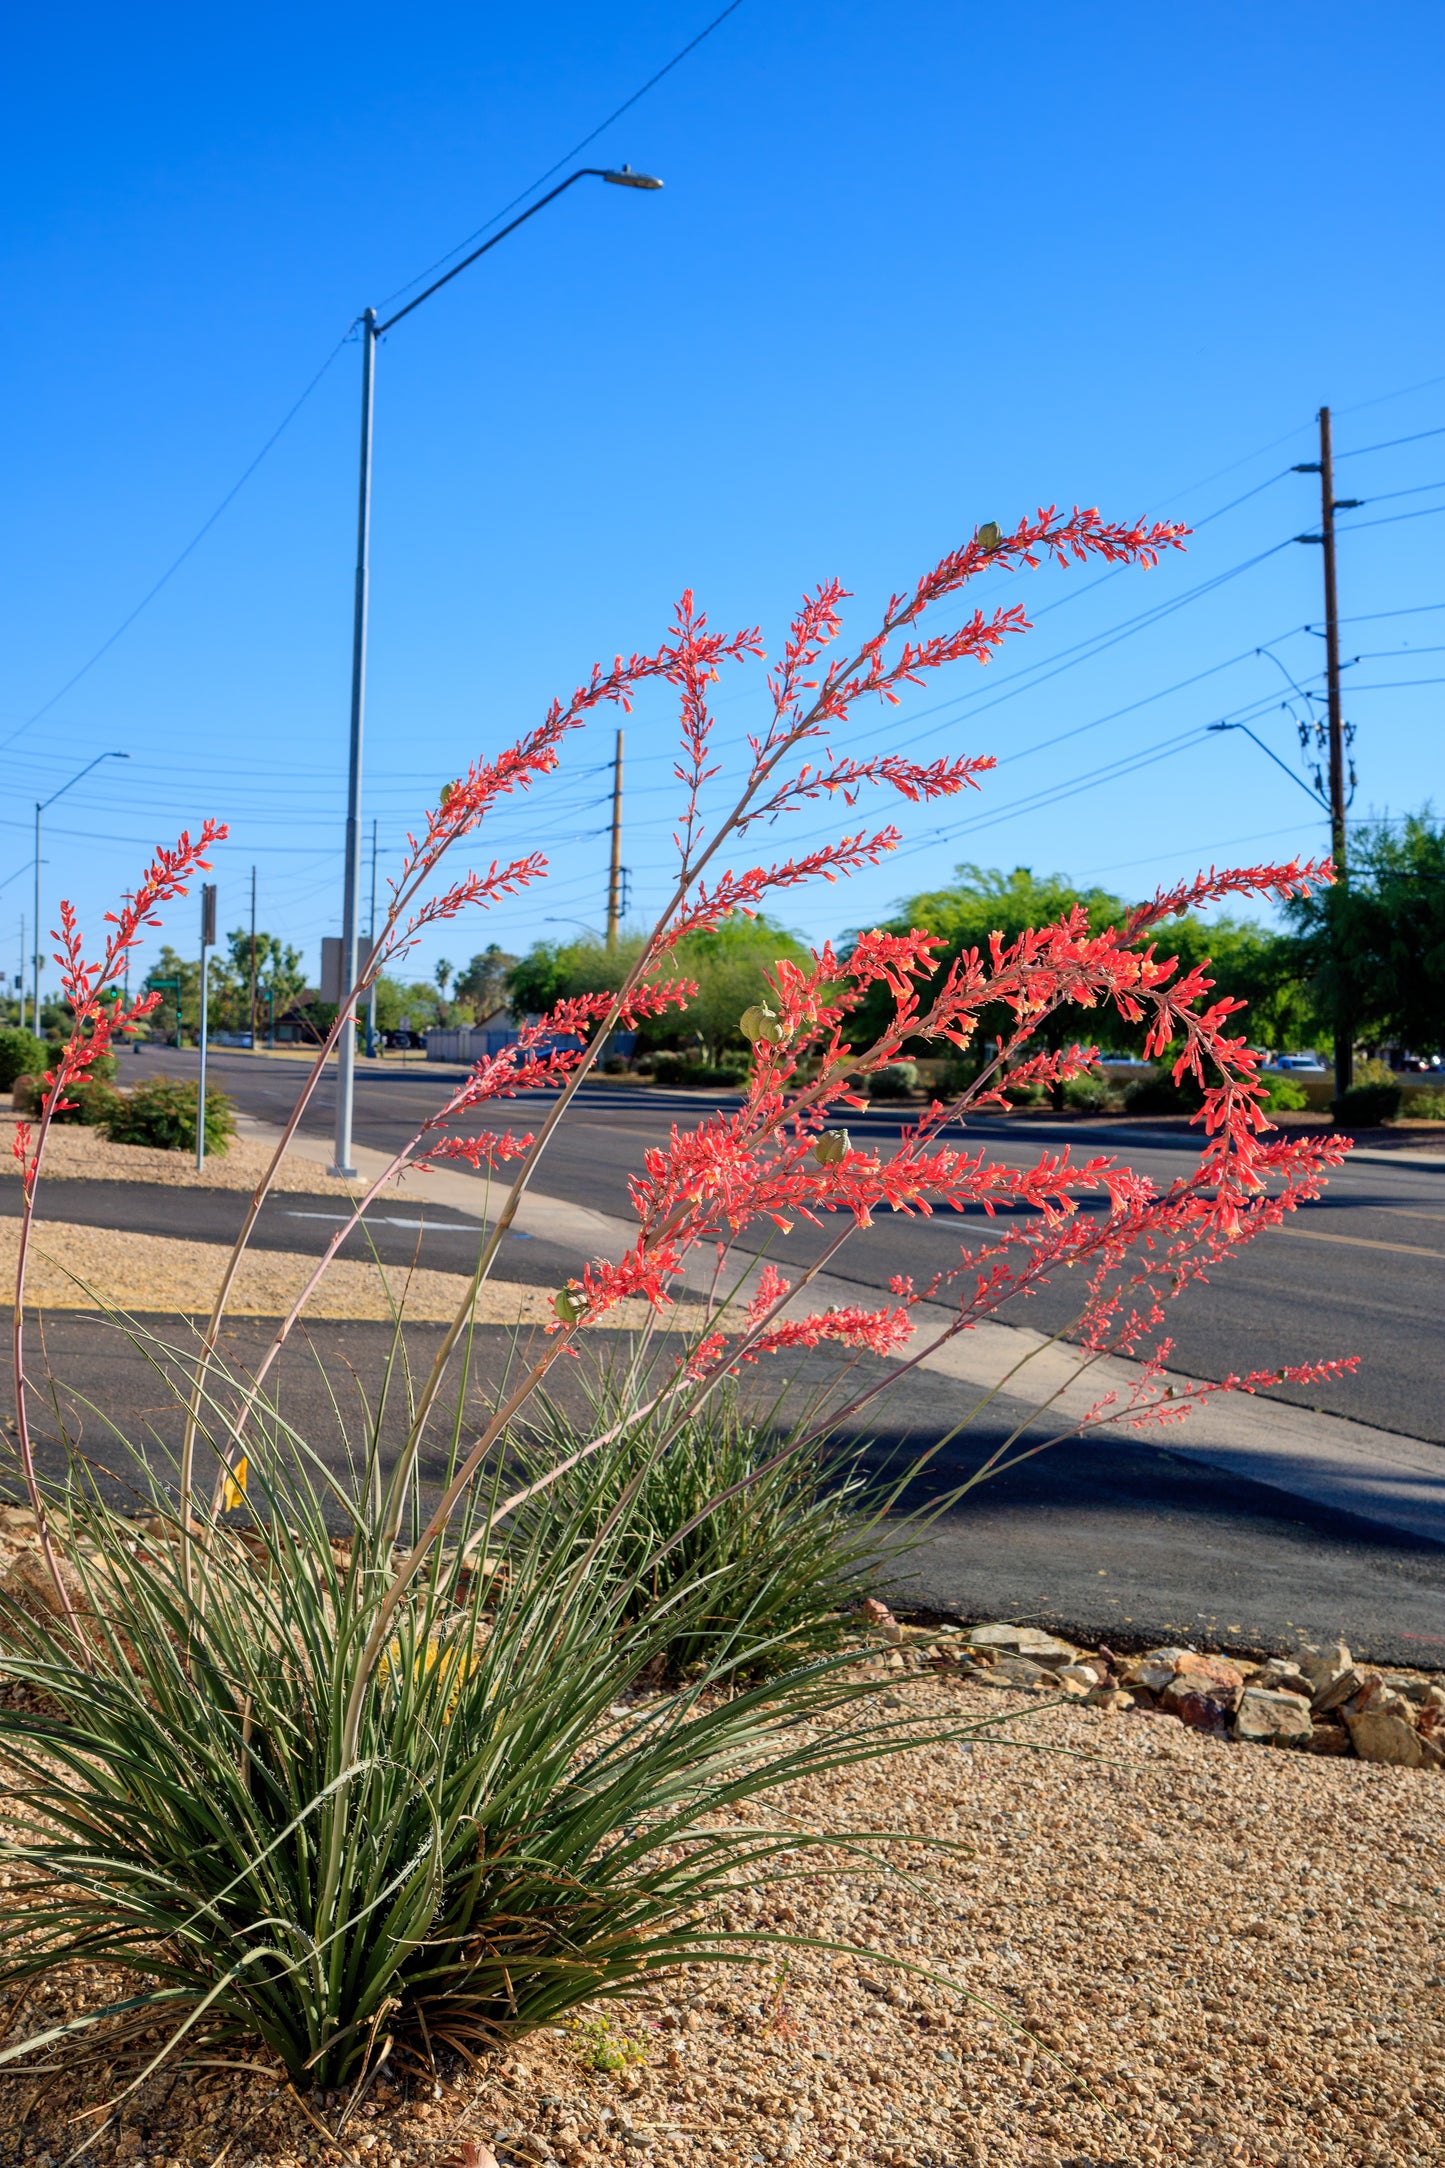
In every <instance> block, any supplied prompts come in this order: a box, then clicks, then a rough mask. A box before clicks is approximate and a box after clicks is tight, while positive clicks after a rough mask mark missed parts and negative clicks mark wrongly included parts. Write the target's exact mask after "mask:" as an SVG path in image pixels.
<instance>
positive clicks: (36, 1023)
mask: <svg viewBox="0 0 1445 2168" xmlns="http://www.w3.org/2000/svg"><path fill="white" fill-rule="evenodd" d="M129 759H130V754H129V753H97V754H96V756H95V758H94V760H90V761H87V762H86V764H85V766H84V767H83V768H82V769H80V770H79V772H78V773H77V774H75V775H73V776H72V777H71V778H70V781H69V782H68V783H62V784H61V786H60V788H59V790H53V791H52V792H51V793H50V796H49V797H48V798H47V799H45V800H44V802H43V803H42V801H41V800H40V799H38V798H37V799H36V801H35V957H34V976H33V978H32V979H31V982H30V994H31V1007H32V1008H33V1010H34V1012H35V1013H34V1015H33V1017H32V1018H31V1024H32V1027H33V1029H34V1032H35V1036H36V1038H37V1039H38V1038H39V1036H40V816H41V814H42V813H44V812H46V811H48V809H49V808H50V807H51V806H53V805H54V803H55V801H56V799H57V798H63V797H64V796H65V793H66V792H67V791H68V790H74V788H75V786H76V784H77V783H80V782H83V781H84V779H85V777H86V776H88V775H89V773H90V771H91V769H92V768H98V767H99V766H100V764H101V762H102V761H103V760H129Z"/></svg>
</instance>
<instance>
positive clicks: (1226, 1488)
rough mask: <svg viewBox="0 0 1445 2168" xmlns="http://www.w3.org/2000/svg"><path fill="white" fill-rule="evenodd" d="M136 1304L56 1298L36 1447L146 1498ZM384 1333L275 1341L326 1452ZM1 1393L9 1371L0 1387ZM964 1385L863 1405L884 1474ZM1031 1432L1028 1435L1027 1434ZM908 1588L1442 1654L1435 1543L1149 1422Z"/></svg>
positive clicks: (1422, 1657)
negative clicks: (92, 1305)
mask: <svg viewBox="0 0 1445 2168" xmlns="http://www.w3.org/2000/svg"><path fill="white" fill-rule="evenodd" d="M147 1322H148V1325H149V1327H150V1329H151V1330H152V1331H153V1332H154V1334H155V1335H156V1339H155V1341H154V1342H152V1343H151V1344H149V1345H146V1344H141V1345H136V1344H134V1343H133V1342H132V1341H131V1340H130V1339H128V1338H127V1337H126V1336H125V1335H123V1334H121V1333H120V1332H118V1331H117V1330H116V1329H115V1328H114V1327H112V1326H110V1325H108V1324H106V1323H104V1322H103V1321H102V1320H100V1319H97V1318H93V1317H87V1316H85V1315H83V1314H79V1313H76V1312H65V1311H61V1312H56V1313H53V1314H52V1315H50V1316H49V1317H47V1319H46V1321H45V1357H46V1359H47V1361H48V1363H49V1366H50V1369H51V1371H52V1373H53V1375H54V1377H55V1378H56V1380H58V1381H59V1382H58V1386H57V1390H56V1393H55V1397H54V1399H53V1401H52V1400H50V1399H49V1398H48V1397H47V1396H42V1395H40V1394H36V1395H33V1396H32V1402H31V1406H32V1419H33V1422H34V1425H35V1428H36V1431H37V1434H38V1440H39V1445H38V1454H39V1458H40V1461H41V1464H42V1466H43V1467H44V1468H46V1469H47V1470H48V1471H49V1472H51V1473H53V1474H58V1473H59V1472H60V1469H61V1466H62V1461H63V1455H62V1451H61V1448H60V1443H59V1438H60V1433H61V1430H62V1429H63V1430H64V1432H65V1434H66V1435H67V1436H68V1437H69V1439H70V1441H71V1442H72V1444H73V1445H74V1446H76V1447H77V1448H78V1449H79V1450H80V1451H81V1452H83V1453H84V1454H85V1455H86V1457H87V1459H88V1460H89V1461H90V1463H91V1464H92V1466H94V1467H96V1468H98V1469H104V1470H108V1471H110V1476H109V1480H108V1482H107V1488H108V1489H109V1490H110V1492H111V1495H112V1496H113V1497H114V1498H115V1500H116V1502H117V1503H133V1502H135V1500H136V1497H137V1493H136V1490H135V1479H134V1471H133V1469H132V1468H131V1466H130V1464H129V1463H128V1460H127V1457H126V1454H125V1452H124V1451H123V1449H122V1447H121V1445H120V1443H119V1440H121V1439H125V1440H127V1441H129V1443H130V1445H131V1446H132V1447H140V1448H141V1449H142V1450H143V1451H144V1452H145V1453H146V1455H147V1457H148V1459H149V1461H150V1463H151V1465H152V1466H155V1467H160V1468H164V1467H165V1466H166V1464H167V1462H168V1460H169V1458H170V1456H172V1455H174V1453H175V1451H176V1449H177V1447H178V1445H179V1441H180V1432H181V1422H182V1408H183V1401H182V1400H181V1398H180V1397H179V1393H180V1389H181V1384H182V1378H183V1362H184V1357H185V1355H186V1353H187V1351H189V1350H190V1349H192V1348H193V1347H194V1344H195V1341H194V1326H193V1325H192V1323H191V1322H190V1321H189V1320H185V1319H179V1318H160V1317H157V1318H154V1319H151V1320H148V1321H147ZM438 1330H439V1328H437V1327H435V1326H412V1327H409V1328H408V1329H407V1333H406V1353H407V1358H408V1362H409V1364H410V1367H411V1370H412V1373H413V1374H416V1373H417V1372H418V1371H419V1370H420V1371H423V1372H424V1371H425V1369H426V1368H427V1367H428V1366H429V1364H430V1360H431V1355H432V1352H433V1349H434V1347H435V1345H436V1340H437V1334H438ZM268 1332H269V1328H268V1326H267V1325H266V1323H265V1321H264V1320H257V1319H247V1318H238V1319H235V1320H234V1321H233V1322H232V1323H231V1325H230V1326H229V1327H228V1328H227V1330H226V1334H225V1338H224V1340H223V1342H222V1349H221V1352H222V1357H223V1360H224V1361H225V1362H226V1364H227V1365H228V1367H229V1369H230V1372H231V1374H232V1376H233V1377H234V1378H235V1379H237V1380H238V1381H241V1380H244V1377H245V1374H246V1372H247V1369H248V1368H249V1366H250V1365H251V1364H252V1363H253V1362H254V1361H255V1359H256V1357H257V1355H258V1354H259V1353H260V1351H261V1349H262V1348H263V1347H264V1345H265V1343H266V1339H267V1336H268ZM607 1339H608V1342H609V1346H608V1349H607V1350H606V1351H605V1353H610V1354H611V1356H612V1357H613V1359H618V1358H621V1357H624V1356H625V1355H626V1353H627V1352H628V1350H629V1347H630V1343H629V1342H628V1341H627V1340H625V1339H624V1338H623V1336H621V1335H616V1336H614V1335H608V1336H607ZM166 1348H170V1349H172V1350H174V1351H175V1354H174V1359H172V1358H170V1357H168V1356H167V1355H166V1353H165V1352H164V1351H165V1349H166ZM391 1352H392V1335H391V1331H390V1328H389V1327H387V1326H384V1325H369V1324H357V1323H352V1324H331V1323H316V1324H312V1325H311V1326H309V1327H307V1328H305V1329H304V1331H302V1332H300V1333H299V1334H298V1336H297V1339H296V1341H295V1342H294V1343H293V1345H292V1347H291V1348H290V1349H289V1350H288V1352H287V1354H286V1355H285V1356H284V1357H283V1359H282V1363H281V1365H280V1366H279V1369H278V1372H277V1373H276V1397H277V1401H278V1404H279V1406H280V1409H281V1412H282V1414H283V1416H284V1417H285V1418H286V1419H287V1420H288V1421H289V1422H290V1423H291V1424H292V1425H294V1426H295V1428H296V1429H297V1430H298V1431H299V1432H300V1433H301V1434H302V1435H303V1436H304V1437H305V1438H306V1439H307V1441H308V1444H309V1445H310V1446H311V1447H312V1448H313V1449H314V1450H316V1451H318V1452H320V1453H321V1454H322V1456H323V1457H324V1458H325V1459H326V1460H327V1462H328V1463H329V1464H330V1465H331V1466H332V1467H334V1468H336V1469H337V1470H338V1471H344V1469H345V1466H346V1463H347V1459H348V1456H349V1455H352V1456H357V1457H359V1455H360V1453H361V1450H362V1446H363V1439H364V1426H365V1423H366V1421H367V1419H368V1410H369V1409H370V1408H371V1407H372V1406H374V1405H375V1404H376V1400H377V1389H378V1386H379V1383H380V1380H381V1377H382V1373H383V1369H384V1367H385V1365H386V1363H387V1360H388V1357H389V1355H390V1354H391ZM603 1359H605V1354H604V1357H603ZM509 1360H512V1361H514V1360H515V1353H514V1350H513V1346H512V1342H511V1337H510V1335H508V1334H505V1333H503V1332H500V1331H498V1330H497V1329H496V1328H483V1329H481V1330H480V1331H479V1332H478V1334H477V1336H476V1344H475V1348H474V1366H473V1370H472V1372H471V1375H470V1376H469V1377H468V1379H467V1381H466V1389H465V1392H464V1395H463V1405H464V1410H465V1414H466V1417H467V1419H468V1422H469V1423H470V1424H471V1425H472V1426H473V1427H475V1426H479V1425H480V1423H481V1422H482V1421H484V1420H485V1417H486V1415H487V1414H488V1412H489V1410H490V1408H491V1405H492V1395H493V1392H494V1391H495V1388H496V1385H497V1382H498V1380H499V1379H500V1378H501V1376H502V1375H503V1373H504V1371H505V1369H506V1367H507V1365H508V1362H509ZM860 1367H861V1370H862V1373H863V1380H864V1381H866V1380H867V1378H868V1377H869V1376H871V1375H872V1374H873V1372H874V1369H875V1367H876V1366H875V1365H874V1364H872V1362H871V1361H870V1360H868V1359H865V1360H864V1361H863V1363H862V1364H861V1366H860ZM836 1369H837V1366H836V1362H835V1361H834V1359H833V1358H831V1357H829V1356H827V1355H823V1356H821V1357H818V1358H815V1359H814V1361H813V1363H812V1364H811V1365H810V1366H809V1368H808V1370H807V1371H806V1372H805V1373H803V1374H802V1375H801V1377H800V1378H799V1381H798V1386H797V1391H798V1392H799V1393H802V1392H805V1391H808V1390H810V1389H813V1388H816V1387H817V1386H818V1385H819V1384H820V1383H822V1382H824V1381H825V1379H826V1378H827V1377H828V1376H829V1375H830V1374H831V1375H836ZM853 1376H854V1380H855V1383H856V1382H858V1378H857V1372H856V1371H855V1372H854V1373H853ZM584 1382H585V1381H584V1380H583V1378H582V1376H581V1374H580V1366H579V1365H575V1364H568V1365H566V1366H564V1374H563V1375H562V1376H561V1377H560V1379H559V1386H558V1389H559V1396H560V1397H562V1398H563V1399H564V1400H566V1401H567V1402H568V1403H569V1404H570V1405H571V1406H573V1407H574V1408H575V1409H576V1410H577V1412H578V1413H579V1414H580V1413H581V1411H582V1407H583V1399H582V1394H583V1385H584ZM759 1389H761V1385H760V1387H759ZM7 1391H8V1379H7V1378H4V1377H3V1376H0V1393H4V1392H7ZM973 1397H974V1396H973V1395H972V1394H970V1393H967V1392H966V1390H965V1388H963V1387H960V1386H958V1385H956V1384H954V1383H953V1381H951V1380H949V1379H946V1378H940V1377H937V1376H930V1377H915V1378H913V1379H909V1380H905V1381H903V1383H902V1384H900V1385H899V1386H898V1387H897V1388H896V1389H895V1391H894V1392H893V1393H892V1394H890V1395H889V1397H888V1399H887V1400H886V1402H884V1403H882V1404H881V1412H882V1415H883V1418H884V1422H885V1424H886V1427H884V1428H882V1429H879V1428H877V1427H876V1426H874V1425H872V1424H870V1427H869V1433H868V1440H867V1453H868V1458H869V1460H870V1461H871V1462H872V1463H874V1464H875V1465H876V1466H878V1467H879V1468H880V1469H881V1468H884V1467H887V1468H889V1469H891V1470H892V1471H893V1472H895V1473H896V1472H898V1471H899V1470H901V1469H903V1468H906V1467H907V1466H909V1465H910V1464H911V1463H912V1462H913V1460H915V1459H916V1458H917V1457H918V1456H919V1455H921V1454H922V1453H923V1452H925V1451H927V1450H928V1449H929V1448H931V1447H933V1446H934V1445H935V1444H936V1442H937V1440H938V1438H939V1436H940V1434H941V1432H943V1431H945V1430H946V1429H947V1428H948V1427H949V1426H950V1425H951V1424H952V1423H953V1422H954V1421H956V1420H957V1419H958V1417H959V1416H960V1415H961V1414H962V1413H963V1412H964V1410H965V1406H966V1404H967V1402H968V1401H970V1400H971V1399H972V1398H973ZM404 1410H405V1388H404V1385H403V1384H401V1383H394V1384H393V1387H392V1393H391V1398H390V1403H389V1406H388V1408H387V1413H386V1417H385V1421H384V1425H383V1437H384V1441H385V1443H384V1453H383V1458H384V1460H387V1461H389V1457H390V1453H391V1452H392V1451H393V1450H394V1449H395V1447H396V1444H397V1443H398V1441H399V1437H400V1435H401V1431H402V1424H403V1419H404ZM1025 1416H1026V1411H1025V1410H1023V1409H1022V1408H1020V1407H1017V1406H1016V1405H1014V1404H1012V1403H1010V1402H1008V1401H1006V1400H999V1401H997V1402H995V1403H994V1405H993V1406H992V1407H991V1409H990V1410H989V1412H988V1415H987V1417H986V1418H985V1419H984V1420H983V1421H982V1422H980V1423H976V1424H974V1425H973V1426H971V1428H970V1429H969V1431H968V1432H967V1433H966V1435H965V1437H963V1438H960V1439H958V1440H956V1441H955V1442H953V1443H952V1444H950V1445H948V1446H946V1447H945V1448H944V1450H943V1451H942V1452H941V1453H940V1454H939V1455H938V1457H937V1458H936V1460H935V1461H934V1462H933V1463H932V1464H931V1465H930V1467H929V1469H928V1470H927V1473H926V1475H924V1476H922V1477H920V1478H919V1479H918V1480H917V1481H916V1482H915V1484H914V1485H913V1487H912V1489H911V1490H910V1491H909V1492H908V1493H906V1494H905V1503H906V1504H912V1505H917V1506H922V1507H927V1506H929V1505H936V1504H937V1503H939V1502H940V1500H941V1499H943V1498H944V1497H945V1496H947V1495H948V1494H950V1493H952V1492H954V1491H955V1490H956V1489H957V1487H958V1486H959V1485H960V1484H962V1483H964V1482H965V1481H966V1480H967V1478H968V1476H969V1475H970V1474H972V1473H973V1471H974V1470H975V1469H977V1468H978V1466H979V1465H980V1463H981V1461H982V1460H983V1459H984V1458H985V1456H986V1455H987V1454H989V1453H990V1452H992V1451H993V1450H994V1449H995V1447H996V1446H997V1445H998V1444H999V1443H1000V1442H1001V1441H1002V1439H1003V1438H1004V1437H1005V1436H1006V1435H1007V1432H1008V1430H1009V1429H1010V1428H1011V1427H1012V1425H1013V1424H1014V1423H1016V1422H1019V1421H1022V1420H1024V1419H1025ZM443 1427H444V1426H442V1425H438V1435H439V1436H440V1435H441V1433H442V1430H443ZM1029 1442H1030V1440H1029V1436H1028V1434H1025V1436H1024V1438H1023V1439H1022V1440H1021V1441H1020V1443H1021V1444H1023V1445H1027V1444H1028V1443H1029ZM433 1467H435V1461H434V1462H433ZM900 1599H901V1600H903V1601H906V1602H907V1603H909V1604H910V1605H913V1606H917V1607H918V1608H920V1609H923V1610H926V1611H936V1612H941V1613H945V1614H947V1615H949V1616H953V1617H961V1618H965V1619H978V1618H997V1617H1005V1618H1016V1619H1032V1620H1035V1621H1037V1622H1038V1623H1039V1624H1042V1625H1046V1626H1050V1627H1053V1628H1054V1629H1055V1630H1061V1631H1063V1632H1066V1633H1070V1634H1074V1635H1077V1636H1078V1637H1079V1638H1080V1639H1081V1640H1086V1641H1090V1642H1092V1643H1095V1644H1097V1642H1098V1641H1100V1640H1103V1641H1107V1642H1108V1643H1109V1644H1110V1646H1112V1647H1114V1648H1117V1649H1120V1650H1124V1649H1130V1648H1137V1647H1148V1646H1151V1645H1153V1644H1155V1643H1158V1642H1159V1641H1162V1640H1179V1639H1184V1640H1190V1641H1195V1642H1205V1643H1208V1644H1210V1645H1214V1646H1222V1647H1234V1648H1237V1649H1238V1650H1240V1651H1241V1653H1245V1654H1248V1653H1264V1652H1269V1651H1272V1650H1276V1649H1280V1648H1288V1647H1292V1646H1294V1645H1296V1643H1297V1642H1298V1641H1299V1640H1300V1639H1301V1638H1303V1639H1306V1640H1322V1639H1328V1638H1330V1637H1332V1636H1333V1635H1335V1634H1337V1633H1340V1632H1343V1633H1344V1634H1345V1635H1346V1637H1347V1639H1348V1640H1349V1641H1350V1643H1351V1646H1352V1647H1353V1648H1354V1649H1355V1650H1356V1651H1357V1652H1358V1653H1360V1654H1362V1655H1365V1656H1367V1657H1368V1658H1370V1659H1371V1660H1372V1661H1375V1662H1379V1663H1413V1664H1422V1665H1426V1666H1432V1665H1436V1664H1439V1665H1442V1666H1445V1546H1441V1545H1439V1544H1432V1543H1428V1542H1424V1541H1420V1540H1417V1539H1413V1538H1411V1537H1409V1536H1407V1535H1403V1534H1397V1533H1394V1532H1392V1531H1391V1530H1389V1529H1386V1528H1382V1527H1380V1526H1379V1525H1378V1524H1376V1523H1373V1522H1369V1521H1366V1520H1363V1519H1360V1518H1358V1517H1356V1516H1354V1515H1351V1514H1347V1513H1338V1512H1331V1511H1329V1510H1328V1509H1326V1508H1323V1507H1318V1506H1314V1505H1311V1504H1309V1503H1307V1502H1302V1501H1299V1500H1296V1499H1292V1498H1289V1497H1288V1496H1286V1495H1285V1494H1284V1493H1282V1492H1280V1491H1277V1490H1274V1489H1272V1488H1270V1487H1268V1486H1266V1485H1263V1484H1256V1483H1251V1482H1249V1481H1246V1480H1241V1479H1240V1478H1239V1477H1237V1476H1225V1475H1222V1474H1220V1473H1218V1472H1216V1471H1214V1470H1212V1469H1209V1468H1206V1467H1201V1466H1199V1465H1197V1464H1195V1463H1192V1462H1190V1461H1187V1460H1184V1459H1182V1458H1180V1457H1179V1456H1178V1455H1176V1454H1174V1453H1172V1452H1170V1451H1169V1450H1168V1448H1167V1446H1162V1445H1159V1444H1155V1443H1154V1442H1152V1441H1151V1440H1149V1439H1146V1438H1123V1439H1118V1440H1113V1439H1109V1438H1106V1437H1105V1438H1099V1439H1096V1440H1094V1441H1091V1442H1090V1443H1088V1444H1084V1443H1079V1442H1074V1443H1070V1444H1065V1445H1060V1446H1055V1447H1053V1448H1052V1449H1051V1450H1050V1451H1049V1452H1048V1453H1045V1454H1042V1455H1039V1456H1037V1457H1036V1458H1034V1459H1031V1460H1026V1461H1023V1462H1021V1463H1019V1464H1018V1465H1016V1466H1014V1467H1013V1468H1012V1469H1010V1470H1009V1471H1008V1472H1006V1473H1004V1474H1002V1475H998V1476H994V1477H991V1478H990V1479H989V1480H988V1481H987V1482H986V1483H982V1484H980V1485H979V1486H978V1488H977V1489H975V1490H973V1491H971V1492H969V1493H968V1494H967V1496H966V1497H965V1498H964V1499H963V1500H962V1501H961V1502H959V1503H956V1504H955V1505H953V1506H952V1508H951V1509H950V1510H948V1511H947V1512H945V1513H944V1514H942V1515H941V1516H940V1517H939V1518H938V1519H937V1520H936V1521H934V1522H933V1524H932V1526H931V1528H930V1529H929V1530H928V1532H927V1540H926V1541H925V1542H924V1543H922V1544H921V1545H920V1547H919V1548H918V1550H917V1551H916V1552H915V1553H914V1554H913V1555H912V1557H911V1559H910V1560H909V1561H908V1562H907V1563H906V1565H905V1567H904V1569H903V1571H902V1573H901V1575H900V1578H899V1582H898V1587H897V1591H896V1595H895V1600H900Z"/></svg>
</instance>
